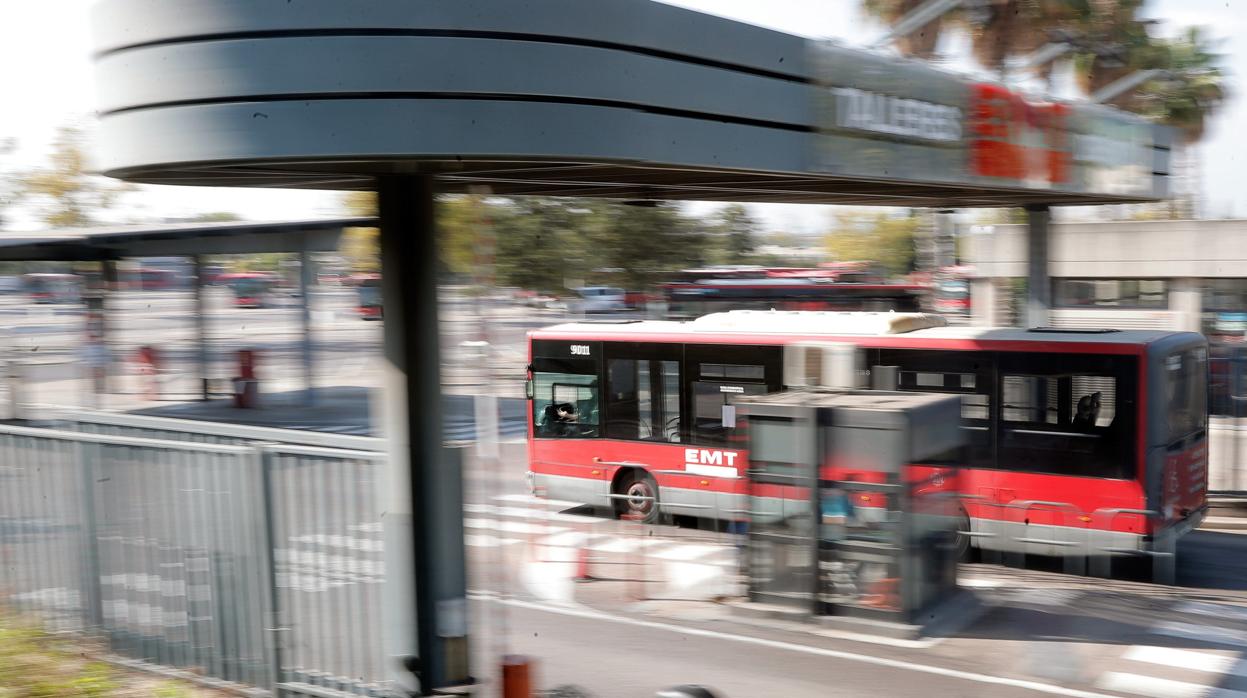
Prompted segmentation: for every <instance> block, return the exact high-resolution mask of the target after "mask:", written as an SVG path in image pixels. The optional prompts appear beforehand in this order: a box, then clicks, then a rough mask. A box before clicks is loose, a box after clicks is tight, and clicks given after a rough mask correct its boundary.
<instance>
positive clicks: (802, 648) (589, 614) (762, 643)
mask: <svg viewBox="0 0 1247 698" xmlns="http://www.w3.org/2000/svg"><path fill="white" fill-rule="evenodd" d="M470 595H471V596H472V597H473V598H477V599H482V600H487V601H492V602H494V603H500V604H504V605H507V606H514V607H516V608H526V609H529V610H533V611H542V612H545V613H555V614H559V615H565V616H571V617H574V618H584V619H586V620H598V621H608V622H612V623H619V624H621V625H631V626H634V627H638V628H650V629H653V630H664V631H667V632H671V633H677V634H682V635H693V636H696V637H705V638H710V639H714V640H725V641H728V642H736V643H740V644H745V645H755V646H759V647H769V648H771V649H777V650H782V651H786V652H798V653H801V654H811V655H815V656H819V657H830V658H832V659H842V660H845V661H850V662H858V663H861V664H872V665H874V666H881V667H886V668H888V669H899V670H903V671H912V672H915V673H919V674H931V675H934V676H944V677H948V678H953V679H961V680H964V681H974V682H976V683H984V684H991V685H995V686H1009V687H1011V688H1020V689H1024V690H1029V691H1035V692H1037V693H1047V694H1049V695H1055V696H1068V697H1069V698H1116V696H1111V695H1109V694H1107V693H1099V692H1096V691H1085V690H1082V689H1077V688H1066V687H1065V686H1054V685H1052V684H1046V683H1041V682H1039V681H1029V680H1026V679H1012V678H1008V677H1004V676H992V675H990V674H979V673H976V672H972V671H963V670H960V669H948V668H945V667H939V666H932V665H930V664H915V663H911V662H907V661H902V660H899V659H888V658H886V657H876V656H873V655H868V654H857V653H856V652H848V651H845V650H833V649H828V648H826V647H810V646H807V645H798V644H795V643H792V642H784V641H782V640H770V639H767V638H761V637H750V636H746V635H734V634H732V633H725V632H722V631H718V630H705V629H703V628H693V627H689V626H683V625H676V624H673V623H662V622H659V621H652V620H640V619H637V618H626V617H622V616H615V615H611V614H609V613H602V612H600V611H593V610H588V609H582V608H566V607H560V606H550V605H547V604H542V603H533V602H531V601H520V600H518V599H499V598H496V597H494V596H493V595H490V594H478V593H476V592H470ZM1175 698H1178V697H1175ZM1226 698H1238V697H1235V696H1226ZM1243 698H1247V696H1244V697H1243Z"/></svg>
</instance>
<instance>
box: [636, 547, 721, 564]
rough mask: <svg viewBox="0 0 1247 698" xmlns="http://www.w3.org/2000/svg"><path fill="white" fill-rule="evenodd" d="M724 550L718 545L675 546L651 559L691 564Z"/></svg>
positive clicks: (657, 553) (661, 551)
mask: <svg viewBox="0 0 1247 698" xmlns="http://www.w3.org/2000/svg"><path fill="white" fill-rule="evenodd" d="M722 549H723V547H722V546H718V545H675V546H672V547H670V548H667V549H666V550H660V551H659V552H656V553H654V554H653V555H652V556H651V557H656V558H658V559H660V560H677V561H680V562H689V561H691V560H696V559H699V558H703V557H705V556H707V555H709V554H711V553H717V552H719V551H720V550H722Z"/></svg>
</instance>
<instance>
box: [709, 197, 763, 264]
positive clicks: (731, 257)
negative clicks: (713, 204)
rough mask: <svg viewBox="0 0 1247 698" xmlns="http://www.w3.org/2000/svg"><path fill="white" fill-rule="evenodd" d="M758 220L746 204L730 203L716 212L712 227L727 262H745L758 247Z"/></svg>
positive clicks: (722, 255) (724, 260)
mask: <svg viewBox="0 0 1247 698" xmlns="http://www.w3.org/2000/svg"><path fill="white" fill-rule="evenodd" d="M758 227H759V226H758V222H757V221H756V220H754V218H753V216H751V215H749V209H748V208H746V207H745V205H744V204H728V205H727V206H725V207H723V208H722V209H720V210H719V211H718V213H716V214H715V216H714V218H713V220H712V222H711V225H710V229H711V230H712V231H713V232H714V234H715V235H716V237H718V242H719V245H720V247H721V249H722V254H721V259H722V261H723V262H724V263H726V264H743V263H745V262H748V261H750V260H751V259H752V257H753V253H754V250H755V249H756V248H757V235H758Z"/></svg>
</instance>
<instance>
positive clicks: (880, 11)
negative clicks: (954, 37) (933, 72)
mask: <svg viewBox="0 0 1247 698" xmlns="http://www.w3.org/2000/svg"><path fill="white" fill-rule="evenodd" d="M924 2H926V0H862V10H863V11H865V13H866V14H867V15H868V16H870V17H874V18H875V19H878V20H882V21H883V23H884V24H895V23H896V21H897V20H899V19H900V18H901V17H904V16H905V15H907V14H909V13H910V12H912V11H913V10H914V8H916V7H918V6H919V5H922V4H923V3H924ZM946 17H947V15H945V17H939V18H936V19H935V20H932V21H931V22H929V23H928V24H927V25H926V26H924V27H921V28H920V29H918V30H917V31H914V32H911V33H909V34H906V35H905V36H902V37H899V38H898V39H897V40H896V45H897V47H898V48H900V50H901V53H902V54H904V55H906V56H912V57H914V58H921V59H923V60H926V61H929V60H931V59H932V58H934V57H935V47H936V45H937V44H938V43H939V41H940V32H941V30H942V29H943V27H944V23H945V21H946V19H945V18H946Z"/></svg>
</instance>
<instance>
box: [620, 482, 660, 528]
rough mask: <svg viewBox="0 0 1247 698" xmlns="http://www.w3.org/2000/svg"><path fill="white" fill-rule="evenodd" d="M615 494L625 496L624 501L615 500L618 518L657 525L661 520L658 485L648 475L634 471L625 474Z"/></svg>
mask: <svg viewBox="0 0 1247 698" xmlns="http://www.w3.org/2000/svg"><path fill="white" fill-rule="evenodd" d="M615 494H622V495H626V498H625V499H616V500H615V514H616V515H617V516H618V517H620V518H630V519H633V520H635V521H641V522H642V523H648V524H652V523H658V521H659V519H661V518H662V509H661V507H659V506H658V485H657V483H655V482H654V478H653V477H651V476H650V474H649V473H646V472H644V471H635V470H634V471H632V472H631V473H628V474H625V475H624V476H623V478H621V480H620V485H619V487H618V491H617V492H615Z"/></svg>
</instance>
